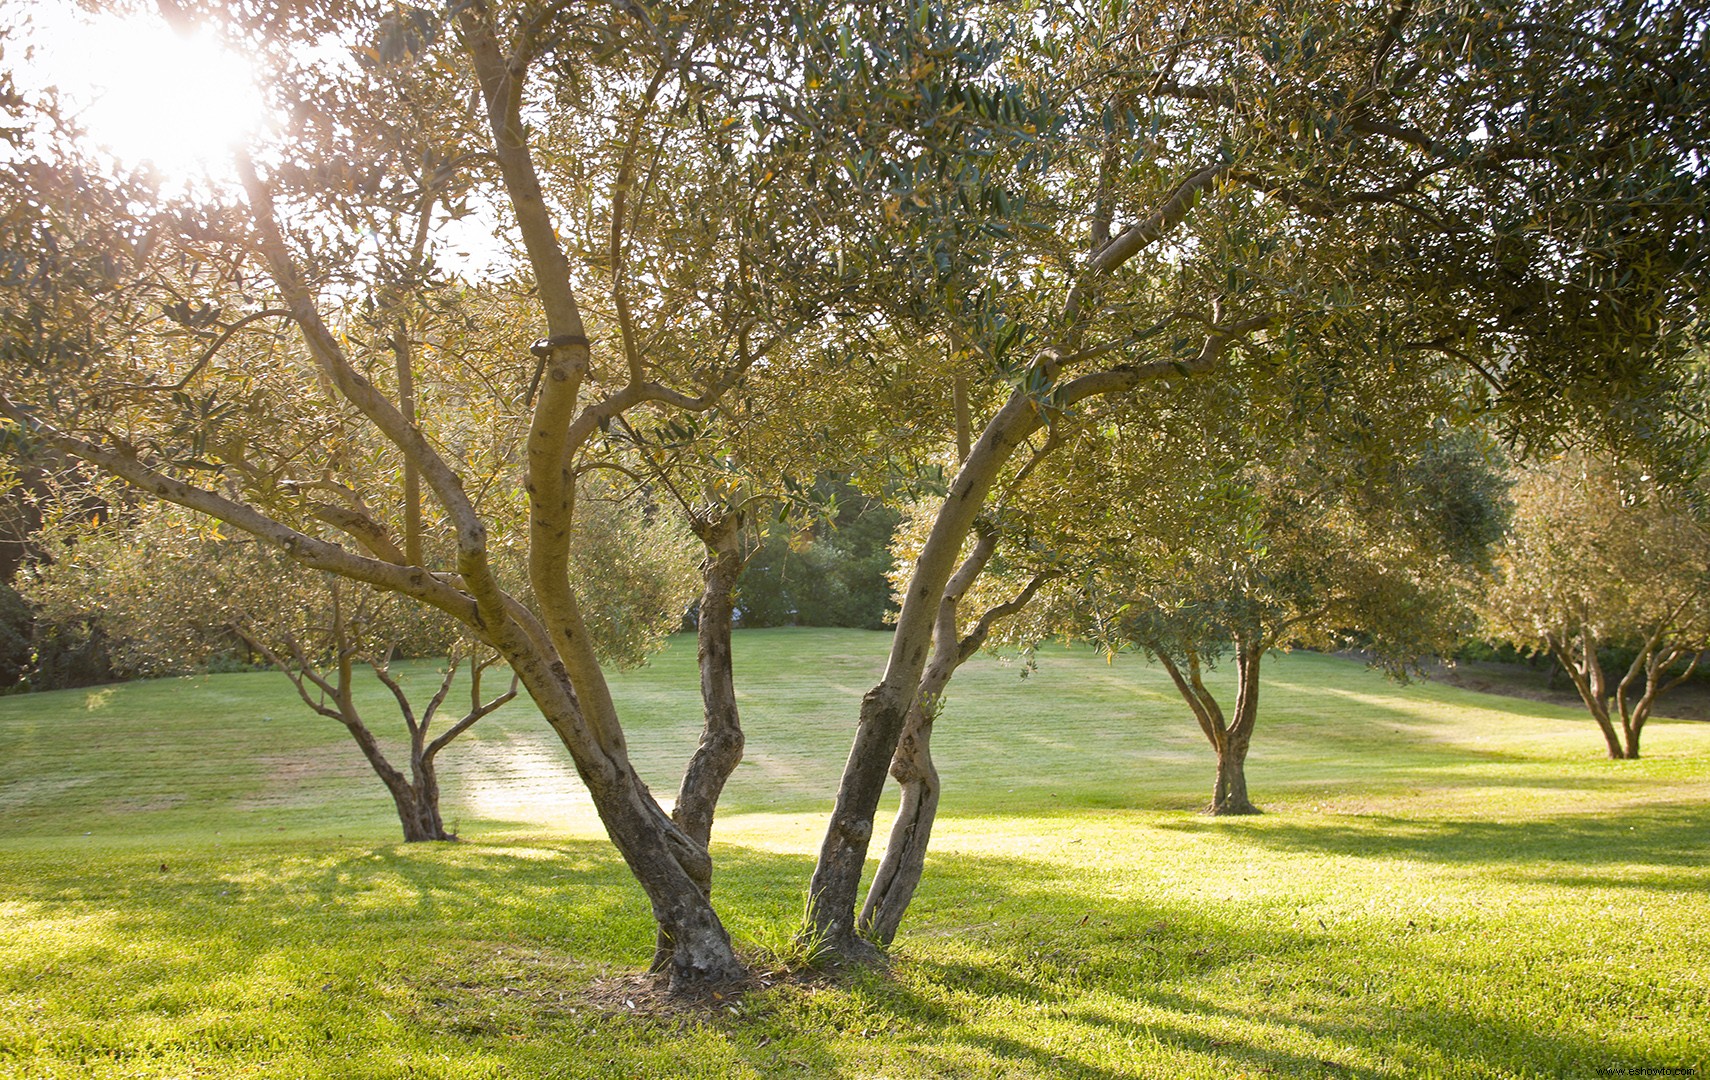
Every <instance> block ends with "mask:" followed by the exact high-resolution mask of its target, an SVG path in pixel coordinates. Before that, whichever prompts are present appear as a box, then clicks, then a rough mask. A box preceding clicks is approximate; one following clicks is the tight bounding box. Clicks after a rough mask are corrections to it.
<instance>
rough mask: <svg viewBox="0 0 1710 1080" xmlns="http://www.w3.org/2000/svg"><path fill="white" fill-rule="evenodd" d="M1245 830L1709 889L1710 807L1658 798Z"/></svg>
mask: <svg viewBox="0 0 1710 1080" xmlns="http://www.w3.org/2000/svg"><path fill="white" fill-rule="evenodd" d="M1157 827H1158V828H1162V829H1167V830H1169V831H1172V832H1184V833H1193V834H1198V835H1205V834H1216V833H1221V832H1226V831H1227V830H1228V829H1229V828H1230V825H1229V823H1227V822H1220V821H1210V820H1207V819H1202V818H1201V819H1182V820H1176V821H1163V822H1159V823H1157ZM1237 827H1239V828H1241V829H1242V833H1241V836H1242V838H1243V839H1245V840H1248V841H1251V842H1252V843H1255V844H1259V845H1262V846H1265V847H1270V848H1277V849H1281V850H1287V851H1299V852H1310V853H1316V854H1324V855H1343V856H1354V857H1357V858H1368V859H1374V860H1384V859H1413V860H1422V861H1426V862H1437V863H1460V864H1468V865H1473V864H1487V865H1491V866H1492V867H1493V868H1503V872H1504V874H1505V876H1507V877H1509V878H1510V879H1513V880H1525V881H1536V882H1541V883H1559V884H1570V885H1579V886H1600V887H1609V888H1624V887H1626V888H1631V887H1643V888H1647V889H1662V890H1666V891H1677V892H1697V891H1701V890H1703V889H1704V887H1705V873H1704V865H1705V864H1704V855H1703V851H1704V838H1705V837H1706V836H1710V806H1704V805H1699V804H1691V803H1668V804H1654V805H1647V806H1640V807H1631V808H1628V809H1624V810H1622V811H1620V812H1619V813H1615V814H1610V815H1608V816H1594V815H1591V814H1557V815H1552V816H1550V817H1539V818H1532V819H1529V820H1524V821H1483V820H1478V819H1447V820H1439V819H1417V818H1402V817H1394V816H1389V815H1375V814H1362V815H1360V816H1359V818H1358V819H1357V821H1348V820H1346V819H1343V820H1338V819H1337V818H1334V817H1324V818H1316V819H1313V820H1310V821H1301V820H1298V819H1295V820H1289V819H1286V818H1277V817H1272V818H1265V819H1262V820H1259V819H1255V820H1253V821H1250V822H1248V821H1244V822H1241V823H1239V825H1238V826H1237ZM1526 864H1546V865H1549V864H1557V865H1560V866H1562V867H1572V868H1576V870H1575V872H1572V873H1565V874H1560V875H1551V874H1549V873H1547V872H1542V873H1540V872H1534V871H1522V870H1521V867H1522V866H1524V865H1526ZM1587 866H1608V867H1615V866H1623V867H1635V868H1638V870H1639V872H1638V873H1626V874H1613V873H1609V874H1588V873H1583V872H1580V871H1579V870H1578V869H1577V868H1583V867H1587Z"/></svg>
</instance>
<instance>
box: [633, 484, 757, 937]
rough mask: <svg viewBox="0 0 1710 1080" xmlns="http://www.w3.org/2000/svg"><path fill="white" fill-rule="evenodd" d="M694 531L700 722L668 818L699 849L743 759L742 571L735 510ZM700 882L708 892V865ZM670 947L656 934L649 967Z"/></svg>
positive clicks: (703, 522) (706, 521) (707, 839)
mask: <svg viewBox="0 0 1710 1080" xmlns="http://www.w3.org/2000/svg"><path fill="white" fill-rule="evenodd" d="M693 527H694V530H695V535H697V536H699V537H700V538H701V542H702V543H703V544H705V545H706V549H707V555H706V558H705V560H703V561H702V563H701V577H702V580H703V581H704V582H705V586H704V588H703V589H702V590H701V604H700V608H699V619H698V622H697V624H696V627H695V656H696V660H697V662H698V665H699V667H700V673H701V706H702V712H703V715H704V722H703V724H702V727H701V741H700V744H699V745H698V746H696V747H695V753H694V755H693V756H692V757H691V758H690V759H689V765H688V767H687V768H686V769H685V770H684V771H683V783H682V786H681V787H679V788H678V789H677V802H676V805H675V806H674V807H673V808H672V810H671V818H672V820H673V821H675V822H676V823H677V825H678V827H679V828H681V829H682V830H683V832H684V833H685V834H686V835H687V836H688V837H689V838H690V839H691V840H693V841H695V842H696V843H698V844H700V845H701V846H702V847H705V846H707V844H709V843H710V842H711V840H712V824H713V813H714V811H715V810H716V809H717V808H718V799H719V795H720V794H721V793H722V792H723V791H724V785H725V782H726V781H728V780H729V779H730V775H731V773H733V772H735V771H736V767H737V765H739V764H741V762H742V747H743V742H744V738H743V734H742V715H741V713H740V712H739V711H738V709H737V707H736V680H735V672H734V669H733V666H732V662H731V651H730V632H731V623H732V621H733V618H732V616H733V613H734V610H735V606H736V580H737V578H739V577H740V576H741V575H742V565H743V561H744V560H743V557H742V549H741V543H740V532H741V528H742V515H741V514H740V513H729V514H714V515H708V516H707V517H698V518H697V519H696V520H695V521H694V522H693ZM707 869H708V873H707V877H706V880H705V881H702V882H700V883H699V884H700V885H701V887H702V890H703V891H704V892H705V893H706V895H707V896H708V897H709V898H710V897H711V896H712V873H711V869H712V864H711V861H710V859H709V861H708V864H707ZM671 954H672V946H671V942H670V940H668V939H667V938H666V936H665V934H664V932H663V931H661V932H660V934H659V937H658V941H657V942H656V944H655V948H654V953H653V966H652V969H653V970H654V971H663V970H665V968H666V967H667V966H668V965H669V964H670V963H671Z"/></svg>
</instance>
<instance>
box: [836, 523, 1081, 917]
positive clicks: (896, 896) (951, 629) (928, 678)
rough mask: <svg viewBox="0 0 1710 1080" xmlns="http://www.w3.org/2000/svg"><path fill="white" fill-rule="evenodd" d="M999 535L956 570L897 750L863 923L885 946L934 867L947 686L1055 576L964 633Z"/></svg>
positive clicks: (1038, 579)
mask: <svg viewBox="0 0 1710 1080" xmlns="http://www.w3.org/2000/svg"><path fill="white" fill-rule="evenodd" d="M997 541H998V534H997V532H996V531H995V530H994V529H991V528H989V527H985V528H980V536H979V540H978V542H977V543H975V545H974V550H973V551H972V552H971V553H970V554H969V555H968V557H967V558H966V559H965V560H963V562H962V565H961V566H959V567H958V568H957V569H956V573H955V574H953V575H951V578H950V583H949V584H948V585H947V586H946V587H945V590H944V598H943V599H942V600H941V601H939V605H938V624H937V626H936V627H935V628H934V630H933V650H932V660H931V662H930V663H928V664H927V666H926V672H925V674H924V675H922V676H921V680H920V687H919V689H918V691H917V693H916V694H915V701H914V705H913V707H912V708H911V709H910V710H909V716H908V722H907V723H906V724H905V725H904V726H903V733H902V737H901V738H900V739H899V740H898V741H897V749H896V753H895V754H893V755H892V757H891V776H892V777H893V778H894V779H895V780H896V781H897V784H898V786H899V787H900V788H901V789H902V803H901V805H900V807H899V808H898V810H897V817H896V820H895V821H894V822H893V823H892V825H891V835H890V840H889V841H888V842H887V843H886V846H885V854H884V856H883V858H881V859H880V860H879V869H878V871H877V873H875V874H874V875H873V881H872V884H870V885H869V886H868V887H867V899H866V901H865V903H863V904H862V905H861V915H860V919H859V921H858V927H859V929H860V932H861V934H862V935H863V936H864V937H866V938H867V939H868V940H869V941H873V942H875V943H877V944H879V945H881V946H884V945H889V944H890V943H891V942H892V941H894V940H896V936H897V930H898V929H899V928H900V927H901V925H902V920H903V916H904V915H905V914H907V912H908V906H909V903H910V902H911V901H912V900H913V899H914V894H915V890H916V889H917V888H918V887H919V886H920V879H921V877H922V875H923V874H924V873H925V870H926V850H927V846H928V845H929V844H930V843H931V841H932V826H933V823H934V822H935V821H936V820H937V817H938V802H939V797H940V795H941V793H942V791H943V784H942V783H941V782H940V781H939V778H938V769H937V768H936V766H934V765H933V762H932V727H933V723H934V721H935V720H936V719H937V716H938V712H939V708H940V706H941V705H942V703H943V700H944V690H945V688H946V687H947V686H948V685H949V683H950V679H951V678H952V677H953V676H954V675H955V674H956V671H957V669H959V668H960V667H961V666H962V665H963V664H964V663H966V662H967V661H968V658H969V657H971V656H973V655H974V654H975V653H977V652H979V651H980V649H981V648H983V647H984V646H985V643H986V639H987V638H988V637H989V636H990V635H991V631H992V627H993V626H995V625H996V624H997V623H998V621H999V620H1001V619H1005V618H1008V617H1009V616H1010V615H1013V614H1015V613H1016V612H1018V611H1020V610H1021V609H1022V608H1024V607H1026V606H1027V604H1028V603H1029V602H1030V601H1031V600H1032V599H1033V597H1034V596H1035V595H1036V594H1037V593H1038V591H1039V589H1040V587H1041V586H1042V585H1044V584H1045V582H1046V581H1047V580H1048V575H1046V574H1038V575H1035V576H1034V578H1033V579H1032V580H1031V581H1029V582H1028V583H1027V584H1026V585H1025V586H1024V587H1023V588H1022V589H1021V591H1020V592H1018V593H1017V594H1016V595H1015V596H1013V597H1011V598H1010V599H1008V600H1006V601H1004V602H1003V603H1001V604H997V605H995V606H994V607H991V608H989V609H987V610H986V611H985V612H984V613H983V614H981V616H980V618H979V619H978V620H977V621H976V622H975V623H974V625H973V627H972V628H971V629H970V630H969V631H968V633H967V634H966V635H965V636H963V637H957V633H958V630H959V624H958V612H959V610H960V607H961V602H962V598H963V597H964V596H965V595H967V592H968V589H969V588H971V587H972V586H973V584H974V581H975V580H976V579H978V577H979V576H980V574H981V572H983V571H984V570H985V568H986V564H987V563H988V562H990V561H991V557H992V554H993V552H994V551H995V550H996V548H997Z"/></svg>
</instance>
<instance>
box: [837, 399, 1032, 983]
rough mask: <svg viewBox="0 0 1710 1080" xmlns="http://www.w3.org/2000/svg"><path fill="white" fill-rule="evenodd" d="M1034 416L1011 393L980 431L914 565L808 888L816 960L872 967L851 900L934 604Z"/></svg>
mask: <svg viewBox="0 0 1710 1080" xmlns="http://www.w3.org/2000/svg"><path fill="white" fill-rule="evenodd" d="M1040 423H1041V421H1040V418H1039V412H1038V409H1037V407H1036V406H1035V404H1034V403H1033V401H1032V400H1031V399H1029V398H1028V397H1027V396H1026V395H1025V394H1022V393H1020V392H1017V393H1016V394H1015V395H1013V396H1012V397H1011V398H1010V400H1009V401H1008V402H1006V403H1005V405H1004V407H1003V408H1002V409H1000V410H999V411H998V413H997V415H996V416H995V417H993V418H992V420H991V422H990V423H988V424H987V425H986V428H985V430H984V431H983V432H982V433H981V435H980V438H979V441H978V442H976V443H975V444H974V447H973V449H972V450H971V451H970V452H969V455H968V460H967V461H966V462H964V463H963V465H962V468H961V470H960V471H959V472H958V473H957V474H956V479H955V480H954V481H953V482H952V483H951V485H950V491H949V493H948V494H947V495H946V497H945V499H944V502H943V503H942V504H941V506H940V508H939V513H938V517H937V519H936V520H935V521H934V522H933V526H932V530H931V532H930V533H929V534H928V535H927V539H926V543H925V544H924V545H922V547H921V551H920V555H919V556H918V557H917V559H916V561H915V568H914V573H913V575H912V576H911V578H910V580H909V584H908V589H907V591H906V592H905V594H904V596H903V600H902V608H901V610H900V611H899V612H898V614H897V628H896V631H895V632H894V634H893V635H892V637H891V652H890V658H889V661H888V662H887V664H886V667H885V674H884V678H883V679H882V680H881V681H880V683H879V685H877V686H875V687H874V688H873V689H872V690H869V691H868V692H867V694H866V696H865V697H863V698H862V699H861V716H860V721H859V723H858V725H857V727H856V730H855V744H854V746H853V747H852V748H851V749H850V752H849V759H848V761H847V762H846V763H845V764H844V768H843V777H842V780H841V781H840V783H839V785H838V790H837V802H836V805H835V806H834V808H833V810H832V814H831V821H830V823H829V825H828V827H827V829H826V835H825V840H824V842H823V843H822V844H821V846H820V853H819V861H818V863H817V864H816V865H815V867H814V873H813V879H812V881H811V882H810V883H809V886H808V925H807V927H806V928H805V929H804V931H803V936H804V939H805V941H806V943H807V944H808V946H809V947H810V948H811V949H813V950H816V951H823V952H831V953H836V954H839V955H841V956H843V957H844V958H845V959H850V960H856V961H871V960H874V959H876V958H877V957H878V951H877V950H876V949H875V948H874V947H873V946H872V945H871V944H870V943H868V942H866V941H864V940H862V939H861V938H860V937H859V936H858V935H857V933H856V920H855V898H856V893H857V892H858V890H859V888H860V884H861V871H862V869H863V867H864V865H865V863H866V859H867V848H868V845H869V844H870V842H871V841H872V838H873V818H874V815H875V813H876V812H877V810H878V805H879V795H880V793H881V792H882V791H883V790H884V786H885V776H886V773H887V771H888V769H889V766H890V762H891V758H892V756H893V754H894V753H895V752H896V748H897V743H898V740H899V738H900V737H901V735H902V731H903V727H904V724H905V723H906V721H907V719H908V716H909V711H910V710H911V709H912V708H913V706H914V703H915V700H916V696H917V692H918V689H919V684H920V680H921V676H922V675H923V674H924V672H925V669H926V664H927V659H928V655H929V652H930V650H931V648H932V641H933V632H934V628H935V625H936V623H937V621H938V616H939V612H940V602H941V601H942V599H943V597H944V593H945V590H946V588H947V586H948V584H949V581H950V577H951V574H952V572H953V571H954V569H955V568H956V565H957V560H958V557H959V556H960V553H961V548H962V542H963V541H964V540H965V539H966V538H967V536H968V534H969V532H970V531H971V530H972V529H973V527H974V521H975V518H976V516H977V514H978V512H979V509H980V507H981V506H982V505H983V503H984V501H985V498H986V495H987V494H988V493H989V492H990V490H991V487H992V484H993V483H994V482H995V481H996V480H997V476H998V473H999V470H1000V469H1001V468H1002V467H1003V464H1004V463H1005V462H1006V461H1008V459H1009V457H1010V455H1011V454H1012V453H1013V452H1014V450H1015V448H1016V447H1017V446H1019V445H1020V444H1021V442H1022V440H1023V439H1025V438H1026V437H1027V436H1028V435H1030V434H1032V433H1033V432H1034V431H1035V430H1037V429H1038V427H1039V426H1040Z"/></svg>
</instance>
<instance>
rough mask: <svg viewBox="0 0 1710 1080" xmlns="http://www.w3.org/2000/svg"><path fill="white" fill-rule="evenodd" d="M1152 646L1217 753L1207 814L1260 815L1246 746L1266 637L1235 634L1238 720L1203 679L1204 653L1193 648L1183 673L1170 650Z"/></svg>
mask: <svg viewBox="0 0 1710 1080" xmlns="http://www.w3.org/2000/svg"><path fill="white" fill-rule="evenodd" d="M1147 651H1148V652H1150V653H1151V654H1152V655H1153V656H1155V657H1157V658H1158V662H1159V663H1161V664H1163V665H1164V670H1165V671H1167V672H1169V675H1170V681H1171V682H1173V683H1175V684H1176V690H1177V691H1178V692H1179V693H1180V694H1181V695H1182V699H1183V700H1184V701H1186V702H1187V704H1188V708H1190V709H1192V710H1193V715H1194V719H1195V720H1197V721H1199V728H1200V730H1201V731H1202V732H1204V733H1205V738H1206V741H1208V742H1210V743H1211V748H1212V749H1213V750H1214V751H1216V753H1217V780H1216V783H1215V785H1214V786H1213V788H1212V795H1211V803H1210V805H1208V806H1207V807H1206V808H1205V812H1206V813H1207V814H1211V815H1214V816H1218V817H1222V816H1225V815H1236V814H1257V813H1258V812H1259V808H1258V807H1257V806H1254V805H1253V801H1252V799H1251V798H1250V797H1249V796H1248V794H1247V750H1248V748H1249V747H1250V746H1251V745H1252V742H1253V726H1254V724H1255V723H1256V721H1257V720H1258V714H1259V661H1260V659H1261V658H1263V656H1264V654H1265V646H1264V644H1263V642H1262V641H1255V640H1252V639H1248V638H1245V637H1237V638H1236V639H1235V683H1236V686H1235V719H1234V720H1233V721H1231V720H1229V719H1228V717H1227V716H1225V714H1224V712H1223V708H1222V706H1220V705H1219V704H1218V703H1217V699H1216V698H1215V697H1213V696H1212V694H1211V691H1210V690H1209V689H1208V688H1207V687H1206V685H1205V680H1204V678H1203V675H1204V671H1203V666H1202V665H1201V663H1200V657H1199V652H1198V651H1197V650H1194V649H1189V650H1187V651H1186V652H1185V654H1184V656H1185V659H1186V660H1187V671H1186V672H1183V671H1182V669H1181V666H1180V665H1179V664H1177V663H1176V660H1175V658H1174V657H1173V656H1172V655H1171V654H1170V651H1169V650H1168V649H1167V648H1165V647H1164V646H1163V645H1162V644H1158V643H1153V644H1151V645H1148V646H1147Z"/></svg>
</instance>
